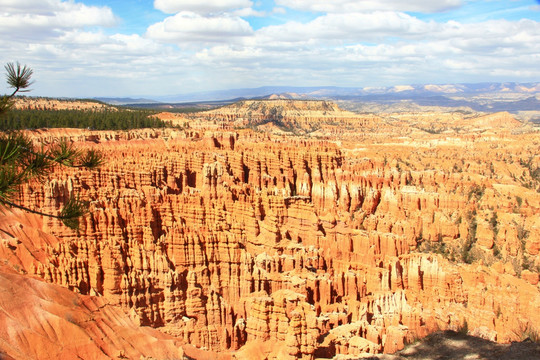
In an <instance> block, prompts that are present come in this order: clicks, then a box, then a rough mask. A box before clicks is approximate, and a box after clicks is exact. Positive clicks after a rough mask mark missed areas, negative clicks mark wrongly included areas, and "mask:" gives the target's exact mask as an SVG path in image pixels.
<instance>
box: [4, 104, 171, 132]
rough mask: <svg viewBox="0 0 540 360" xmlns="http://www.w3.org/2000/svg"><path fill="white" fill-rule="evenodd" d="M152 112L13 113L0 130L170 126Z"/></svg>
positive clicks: (14, 111) (26, 110)
mask: <svg viewBox="0 0 540 360" xmlns="http://www.w3.org/2000/svg"><path fill="white" fill-rule="evenodd" d="M155 113H156V112H155V111H152V110H128V109H116V108H111V109H107V110H36V109H24V110H22V109H12V110H11V111H10V112H9V113H7V114H6V115H5V116H3V117H2V118H0V130H22V129H39V128H89V129H94V130H128V129H139V128H160V127H165V126H169V125H168V124H167V123H165V122H163V121H161V120H159V119H158V118H156V117H154V116H153V115H155Z"/></svg>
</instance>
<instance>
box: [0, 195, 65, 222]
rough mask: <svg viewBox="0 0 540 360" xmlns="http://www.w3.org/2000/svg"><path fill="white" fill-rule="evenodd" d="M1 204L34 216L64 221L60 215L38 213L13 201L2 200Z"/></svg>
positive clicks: (0, 200)
mask: <svg viewBox="0 0 540 360" xmlns="http://www.w3.org/2000/svg"><path fill="white" fill-rule="evenodd" d="M0 203H2V204H5V205H7V206H10V207H14V208H17V209H20V210H24V211H27V212H29V213H32V214H36V215H41V216H46V217H50V218H55V219H58V220H63V218H62V216H60V215H54V214H47V213H44V212H41V211H38V210H34V209H30V208H27V207H26V206H22V205H19V204H15V203H14V202H11V201H9V200H6V199H0Z"/></svg>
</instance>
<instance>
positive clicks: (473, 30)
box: [0, 0, 540, 96]
mask: <svg viewBox="0 0 540 360" xmlns="http://www.w3.org/2000/svg"><path fill="white" fill-rule="evenodd" d="M79 1H80V0H79ZM158 2H159V3H160V4H161V5H160V6H162V7H163V9H168V11H172V12H173V13H174V15H171V16H168V17H166V18H165V19H164V20H163V21H160V22H158V23H155V24H153V25H151V26H149V27H148V29H147V31H146V33H145V34H112V35H111V34H110V31H104V30H103V29H101V28H102V27H104V26H111V25H114V24H115V22H116V21H117V20H116V18H115V16H114V14H113V13H112V11H111V10H110V9H109V8H107V7H95V6H87V5H83V4H81V3H77V2H74V1H60V0H25V1H21V0H0V64H2V63H5V62H7V61H14V60H19V61H21V62H22V63H26V64H28V65H30V66H32V67H33V68H34V70H35V78H36V84H35V85H34V87H33V89H34V91H33V92H32V94H35V95H48V96H99V95H108V96H131V95H145V94H146V95H152V94H156V95H164V94H175V93H185V92H194V91H199V90H210V89H219V88H234V87H250V86H253V87H255V86H261V85H268V84H283V85H285V84H289V85H290V84H298V85H341V86H367V85H372V86H382V85H395V84H407V83H409V84H410V83H419V82H420V83H421V82H424V83H425V82H436V83H443V82H475V81H490V80H493V81H537V79H540V68H539V67H538V65H537V64H538V63H540V22H538V21H533V20H520V21H508V20H492V21H483V22H470V23H463V22H459V21H448V22H435V21H433V20H432V21H427V20H422V19H419V18H418V17H415V16H413V15H411V14H407V13H405V12H404V11H408V10H407V9H411V8H412V7H416V8H418V9H420V10H421V11H423V12H429V11H439V10H441V9H443V8H444V7H446V6H451V5H456V6H457V5H458V2H457V1H450V0H447V1H430V2H428V1H413V2H412V3H411V2H409V3H405V2H400V3H398V2H397V1H393V0H392V1H389V2H385V5H384V6H382V5H381V3H382V2H377V3H375V1H344V0H335V1H324V2H323V1H321V0H313V1H310V2H307V1H305V0H299V1H296V2H293V1H288V0H287V1H286V0H278V1H277V2H276V3H277V4H278V5H280V6H285V7H287V8H295V9H310V10H313V9H315V8H316V7H321V6H326V7H327V10H328V11H329V13H325V14H322V15H320V16H317V17H316V18H315V19H313V20H310V21H307V22H300V21H289V22H286V23H283V24H281V25H271V26H263V27H261V28H259V29H258V30H256V31H255V30H254V29H253V28H252V27H251V26H250V24H249V23H248V22H247V21H246V20H244V19H242V17H248V16H257V15H265V14H264V13H262V12H258V11H256V10H254V9H253V8H252V2H251V1H245V0H223V1H214V2H209V3H203V2H195V1H183V2H182V1H176V2H174V4H177V5H178V4H183V5H182V6H183V7H182V9H186V8H189V7H191V9H192V11H189V12H188V11H178V10H179V8H178V7H177V8H174V4H173V2H172V1H170V2H167V1H165V0H162V1H157V0H156V2H155V3H156V4H157V3H158ZM188 5H189V6H188ZM293 5H294V6H293ZM156 6H158V5H156ZM355 6H356V10H355V11H352V10H351V9H354V7H355ZM359 6H361V7H362V8H359ZM343 9H349V10H351V11H343ZM396 9H398V10H400V11H394V10H396ZM286 10H288V9H286V8H284V7H276V8H274V10H268V12H272V14H284V13H286ZM290 13H291V14H292V13H293V12H292V11H290ZM6 14H8V15H6ZM268 15H270V14H268ZM310 16H313V14H311V15H310ZM275 18H279V20H280V21H283V20H284V18H286V16H283V17H281V16H275ZM271 19H272V18H269V19H268V20H265V21H263V22H260V23H265V24H266V23H268V22H270V21H271ZM22 38H24V41H21V39H22ZM179 47H180V49H179ZM2 85H3V84H1V82H0V90H1V89H2V88H1V86H2ZM1 93H2V91H0V94H1Z"/></svg>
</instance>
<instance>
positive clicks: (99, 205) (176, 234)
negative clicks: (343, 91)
mask: <svg viewBox="0 0 540 360" xmlns="http://www.w3.org/2000/svg"><path fill="white" fill-rule="evenodd" d="M299 106H300V105H299ZM302 106H303V105H302ZM269 111H271V110H269ZM276 111H277V110H276ZM296 111H300V110H297V109H295V110H294V112H296ZM329 111H330V110H329ZM289 112H290V111H289ZM212 116H214V115H212ZM216 116H217V115H216ZM252 116H253V115H252ZM284 118H285V117H284ZM480 120H482V119H480ZM480 120H479V123H482V121H484V120H485V119H484V120H482V121H480ZM200 121H201V122H200V123H199V128H197V129H195V128H191V129H184V130H178V129H177V130H173V129H166V130H159V131H157V130H145V131H131V132H87V131H78V130H70V131H64V132H58V131H43V132H40V133H35V134H34V135H35V136H36V138H40V139H42V140H45V141H48V142H50V141H53V140H54V139H55V138H57V137H58V136H66V137H69V138H70V139H72V140H74V141H76V142H78V144H79V145H80V146H89V147H95V148H98V149H99V150H101V151H102V152H103V153H104V154H105V157H106V159H107V161H106V164H105V165H104V166H103V167H102V168H100V169H98V170H97V171H93V172H89V171H83V170H68V169H61V168H58V169H56V170H55V173H54V175H53V176H51V179H49V180H48V181H46V182H44V183H40V184H37V183H32V184H29V185H28V186H26V187H25V188H24V189H22V191H21V193H20V198H19V200H20V202H22V203H24V204H26V205H28V206H31V207H36V208H40V209H42V210H44V211H49V212H55V211H58V208H59V206H60V204H61V203H62V201H63V200H64V199H66V198H68V196H69V194H70V193H72V192H75V193H80V194H81V196H83V197H85V198H89V199H90V200H91V213H90V214H89V215H88V216H87V217H86V218H85V219H84V220H83V223H82V226H81V228H80V230H79V231H78V232H73V231H71V230H69V229H67V228H65V227H63V226H62V225H60V224H59V223H58V222H57V221H56V220H52V219H44V220H43V221H44V224H43V226H41V227H40V226H39V224H34V225H33V226H30V225H24V226H22V227H21V226H20V225H18V223H17V222H16V221H15V222H8V221H4V220H3V221H2V223H1V224H2V225H1V226H2V230H3V232H2V233H1V235H0V236H2V238H3V244H4V245H3V248H2V252H3V253H2V258H3V259H6V260H4V261H5V262H7V263H8V264H11V265H12V266H13V267H14V268H16V269H18V270H19V271H20V272H23V273H28V274H33V275H35V276H37V277H40V278H42V279H44V280H46V281H47V282H50V283H53V284H58V285H62V286H64V287H67V288H68V289H71V290H73V291H75V292H78V293H81V294H83V295H95V296H99V297H102V298H104V299H107V301H108V302H109V303H110V304H111V305H119V306H121V307H122V308H123V309H125V311H127V312H130V313H131V317H132V318H133V319H134V321H135V322H137V323H138V324H140V325H145V326H152V327H155V328H157V329H159V330H161V331H164V332H166V333H168V334H170V335H172V336H174V337H175V338H177V339H180V340H181V341H183V342H184V343H186V344H192V345H195V346H196V347H198V348H201V349H206V350H211V351H217V352H229V351H235V354H236V356H238V357H245V358H254V357H255V356H258V357H260V358H265V357H268V358H279V359H285V358H291V359H292V358H305V359H312V358H315V357H329V358H331V357H333V356H335V355H337V354H359V353H362V352H372V353H375V352H394V351H396V350H398V349H401V348H402V347H403V346H404V344H405V343H407V342H410V341H412V340H414V339H416V338H420V337H423V336H425V335H427V334H429V333H430V332H433V331H435V330H437V329H458V328H463V327H464V326H467V327H468V329H469V330H470V331H471V332H473V333H475V334H477V335H479V336H483V337H486V338H490V339H493V340H497V341H499V342H507V341H512V340H516V339H518V338H519V337H520V335H521V334H522V333H523V332H524V331H538V330H539V329H538V324H540V313H538V311H537V308H538V306H540V291H539V287H538V280H539V275H538V270H539V268H540V258H539V256H538V252H539V251H540V230H539V229H540V228H539V226H540V218H539V216H538V214H539V213H540V196H539V195H538V192H537V191H538V189H539V179H538V168H539V165H540V163H539V161H540V156H539V154H540V148H539V144H538V138H537V134H522V135H512V134H511V133H510V132H508V131H506V132H502V133H499V132H492V133H490V134H489V135H486V134H483V133H474V134H471V135H463V136H454V135H452V136H450V135H446V134H430V133H429V132H423V135H422V137H416V136H414V137H411V136H403V137H393V138H386V139H381V138H380V136H379V134H377V133H374V134H373V136H369V135H363V136H365V137H366V138H365V141H363V142H359V141H358V140H350V139H349V140H350V141H347V139H345V140H343V139H342V140H341V141H339V139H337V138H336V139H334V140H322V139H310V138H308V137H292V136H279V135H270V134H268V133H267V132H261V131H258V132H255V131H252V130H250V129H239V128H236V129H234V128H228V129H224V130H219V129H218V128H216V126H215V121H216V119H215V118H213V117H211V118H210V119H206V120H205V121H207V124H208V127H207V128H206V129H205V128H204V126H203V125H204V121H203V120H200ZM235 121H236V120H235ZM310 121H311V120H310V119H306V124H307V123H310ZM372 121H373V122H370V125H369V126H372V127H375V128H376V127H377V123H376V121H379V122H380V126H381V128H384V127H387V128H392V129H393V130H392V131H397V130H396V129H398V128H399V127H398V126H396V125H395V124H393V123H392V121H394V119H387V120H384V119H382V118H381V119H375V118H373V119H372ZM297 123H299V122H297ZM322 123H324V121H323V122H322ZM514 125H516V124H514ZM351 126H352V125H351ZM355 126H356V129H357V130H358V131H359V132H363V131H364V130H365V127H367V126H368V124H363V123H362V122H359V123H357V124H356V125H355ZM512 126H513V125H512ZM403 127H404V129H403V133H404V134H405V135H407V134H409V135H410V134H411V131H413V133H414V134H418V132H414V131H415V130H411V127H410V126H408V127H405V126H403ZM21 232H24V233H25V234H26V236H27V237H28V239H31V240H28V241H31V242H32V246H31V247H32V249H33V250H28V249H29V248H30V245H27V244H26V243H25V241H22V242H21V241H20V240H18V239H21V238H23V235H21ZM465 324H466V325H465ZM254 347H257V349H258V350H257V351H254Z"/></svg>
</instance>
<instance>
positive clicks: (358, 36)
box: [258, 11, 437, 43]
mask: <svg viewBox="0 0 540 360" xmlns="http://www.w3.org/2000/svg"><path fill="white" fill-rule="evenodd" d="M436 27H437V25H436V23H434V22H424V21H422V20H419V19H417V18H415V17H413V16H410V15H407V14H405V13H397V12H388V11H377V12H373V13H370V14H367V13H349V14H328V15H323V16H320V17H318V18H316V19H314V20H312V21H310V22H308V23H300V22H295V21H291V22H288V23H285V24H282V25H274V26H268V27H266V28H263V29H261V30H260V31H259V32H258V35H259V36H261V37H265V38H267V39H268V41H270V40H271V39H274V40H277V41H282V42H291V43H293V42H306V41H313V40H334V41H336V42H343V41H347V40H355V41H373V40H381V39H384V38H385V37H388V36H397V37H411V36H422V35H425V34H427V33H431V32H433V31H434V30H435V28H436Z"/></svg>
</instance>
